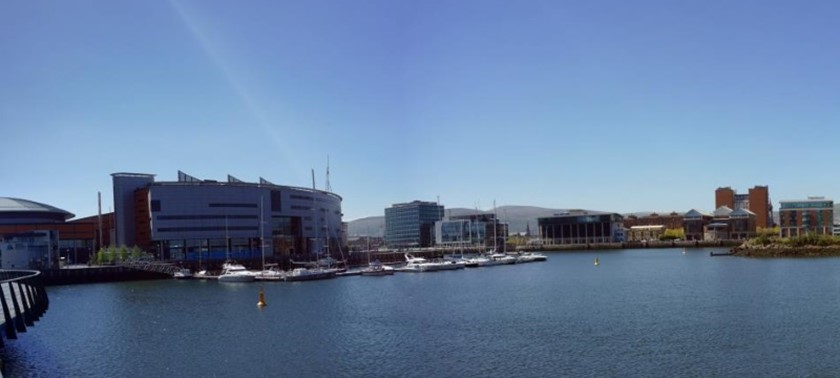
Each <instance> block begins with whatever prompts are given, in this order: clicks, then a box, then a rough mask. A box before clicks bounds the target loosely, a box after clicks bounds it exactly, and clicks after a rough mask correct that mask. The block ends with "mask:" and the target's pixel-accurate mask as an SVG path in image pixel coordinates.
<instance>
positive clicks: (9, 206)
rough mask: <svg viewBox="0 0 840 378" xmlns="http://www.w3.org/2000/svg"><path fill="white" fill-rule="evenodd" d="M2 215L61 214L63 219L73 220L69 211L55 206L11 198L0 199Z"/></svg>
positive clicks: (0, 212) (72, 215)
mask: <svg viewBox="0 0 840 378" xmlns="http://www.w3.org/2000/svg"><path fill="white" fill-rule="evenodd" d="M2 213H51V214H61V215H63V216H64V219H65V220H66V219H70V218H73V217H74V216H75V215H74V214H73V213H71V212H69V211H66V210H62V209H59V208H57V207H55V206H50V205H47V204H43V203H40V202H35V201H30V200H25V199H20V198H11V197H0V214H2Z"/></svg>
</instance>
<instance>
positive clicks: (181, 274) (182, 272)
mask: <svg viewBox="0 0 840 378" xmlns="http://www.w3.org/2000/svg"><path fill="white" fill-rule="evenodd" d="M172 276H173V277H175V279H176V280H185V279H189V278H193V274H192V271H191V270H189V269H187V268H181V269H178V271H177V272H175V273H174V274H172Z"/></svg>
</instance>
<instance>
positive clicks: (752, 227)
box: [729, 208, 756, 239]
mask: <svg viewBox="0 0 840 378" xmlns="http://www.w3.org/2000/svg"><path fill="white" fill-rule="evenodd" d="M729 229H730V233H729V237H730V238H732V239H749V238H752V237H754V236H755V232H756V214H755V213H753V212H752V211H749V210H747V209H744V208H740V209H735V210H734V211H732V212H731V213H729Z"/></svg>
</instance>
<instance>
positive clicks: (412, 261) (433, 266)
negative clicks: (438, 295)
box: [397, 253, 443, 273]
mask: <svg viewBox="0 0 840 378" xmlns="http://www.w3.org/2000/svg"><path fill="white" fill-rule="evenodd" d="M442 269H443V264H439V263H434V262H430V261H429V260H426V259H424V258H422V257H414V256H413V255H411V254H408V253H406V254H405V266H403V267H401V268H397V271H398V272H410V273H418V272H433V271H436V270H442Z"/></svg>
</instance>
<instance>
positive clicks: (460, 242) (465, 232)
mask: <svg viewBox="0 0 840 378" xmlns="http://www.w3.org/2000/svg"><path fill="white" fill-rule="evenodd" d="M434 234H435V245H439V246H444V247H453V246H475V247H477V246H486V247H490V246H494V245H495V246H497V247H499V248H500V249H501V247H502V245H503V244H504V243H505V236H506V235H507V234H508V225H507V224H506V223H502V222H500V221H499V220H498V218H496V215H495V214H492V213H479V214H468V215H458V216H450V217H449V218H448V219H444V220H440V221H437V222H435V232H434ZM494 238H495V240H494Z"/></svg>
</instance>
